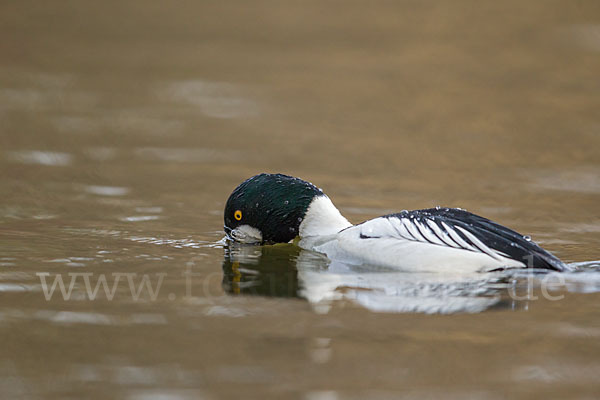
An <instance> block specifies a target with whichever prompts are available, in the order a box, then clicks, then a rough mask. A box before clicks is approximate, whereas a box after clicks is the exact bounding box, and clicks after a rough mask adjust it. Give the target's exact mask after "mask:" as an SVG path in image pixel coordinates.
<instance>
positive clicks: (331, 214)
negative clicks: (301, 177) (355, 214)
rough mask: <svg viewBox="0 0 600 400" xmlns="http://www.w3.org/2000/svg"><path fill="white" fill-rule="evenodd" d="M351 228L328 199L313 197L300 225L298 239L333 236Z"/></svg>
mask: <svg viewBox="0 0 600 400" xmlns="http://www.w3.org/2000/svg"><path fill="white" fill-rule="evenodd" d="M349 226H352V224H351V223H350V222H348V220H347V219H346V218H344V217H343V216H342V214H340V212H339V210H338V209H337V208H335V206H334V205H333V203H332V202H331V200H329V197H327V196H318V197H315V198H314V199H313V200H312V202H311V203H310V205H309V206H308V210H306V214H305V215H304V220H303V221H302V223H301V224H300V232H299V234H300V237H301V238H306V237H311V236H327V235H333V234H336V233H338V232H339V231H341V230H342V229H345V228H347V227H349Z"/></svg>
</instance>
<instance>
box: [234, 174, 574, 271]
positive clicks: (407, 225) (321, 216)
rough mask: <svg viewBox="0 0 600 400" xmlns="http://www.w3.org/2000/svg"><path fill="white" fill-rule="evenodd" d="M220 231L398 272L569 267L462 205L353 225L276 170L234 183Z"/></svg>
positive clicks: (316, 193)
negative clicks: (288, 244) (462, 207)
mask: <svg viewBox="0 0 600 400" xmlns="http://www.w3.org/2000/svg"><path fill="white" fill-rule="evenodd" d="M224 231H225V235H226V239H227V240H230V241H233V242H239V243H244V244H253V245H273V244H278V243H293V244H296V245H297V246H299V247H300V248H302V249H304V250H309V251H313V252H317V253H321V254H323V255H325V256H326V257H327V258H328V259H329V260H331V261H332V262H340V263H345V264H349V265H365V266H373V267H380V268H389V269H393V270H398V271H404V272H449V273H462V272H466V273H473V272H494V271H502V270H512V269H525V268H532V269H536V270H550V271H560V272H564V271H570V267H569V266H568V265H567V264H565V263H564V262H562V261H561V260H560V259H558V258H557V257H556V256H554V255H553V254H551V253H550V252H548V251H547V250H544V249H543V248H541V247H540V246H539V245H538V244H537V243H535V242H534V241H533V240H531V238H530V236H527V235H522V234H520V233H518V232H516V231H513V230H511V229H509V228H507V227H505V226H503V225H500V224H498V223H496V222H494V221H491V220H489V219H487V218H484V217H481V216H479V215H476V214H473V213H470V212H468V211H466V210H463V209H461V208H448V207H435V208H427V209H420V210H413V211H408V210H402V211H400V212H398V213H393V214H387V215H383V216H380V217H377V218H373V219H370V220H367V221H364V222H362V223H359V224H356V225H353V224H352V223H350V222H349V221H348V220H347V219H346V218H345V217H344V216H343V215H342V214H341V213H340V211H339V210H338V209H337V208H336V207H335V205H334V204H333V202H332V201H331V200H330V199H329V197H328V196H327V195H326V194H325V193H324V192H323V190H322V189H320V188H318V187H317V186H315V185H313V184H312V183H310V182H308V181H305V180H302V179H300V178H296V177H293V176H289V175H284V174H280V173H275V174H270V173H261V174H258V175H255V176H253V177H251V178H249V179H247V180H245V181H243V182H242V183H241V184H240V185H239V186H237V187H236V188H235V189H234V190H233V192H232V193H231V195H230V196H229V198H228V199H227V202H226V204H225V210H224Z"/></svg>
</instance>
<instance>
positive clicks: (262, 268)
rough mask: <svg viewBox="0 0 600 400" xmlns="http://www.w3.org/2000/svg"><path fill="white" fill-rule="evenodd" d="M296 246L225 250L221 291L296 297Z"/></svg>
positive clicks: (237, 247) (250, 247) (297, 248)
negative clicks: (222, 289)
mask: <svg viewBox="0 0 600 400" xmlns="http://www.w3.org/2000/svg"><path fill="white" fill-rule="evenodd" d="M301 251H303V250H301V249H300V248H299V247H297V246H294V245H290V244H283V245H275V246H248V245H241V244H237V243H235V244H233V243H232V244H230V245H229V246H228V247H226V248H225V259H224V261H223V288H224V289H225V290H226V291H227V292H229V293H232V294H248V295H259V296H275V297H298V296H299V289H298V270H297V269H296V264H297V260H298V256H299V254H300V252H301Z"/></svg>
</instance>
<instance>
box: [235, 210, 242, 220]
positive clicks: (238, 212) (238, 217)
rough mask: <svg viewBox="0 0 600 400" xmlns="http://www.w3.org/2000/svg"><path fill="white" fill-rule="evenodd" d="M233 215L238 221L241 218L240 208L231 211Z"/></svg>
mask: <svg viewBox="0 0 600 400" xmlns="http://www.w3.org/2000/svg"><path fill="white" fill-rule="evenodd" d="M233 217H234V218H235V219H237V220H238V221H241V220H242V212H241V211H240V210H236V212H234V213H233Z"/></svg>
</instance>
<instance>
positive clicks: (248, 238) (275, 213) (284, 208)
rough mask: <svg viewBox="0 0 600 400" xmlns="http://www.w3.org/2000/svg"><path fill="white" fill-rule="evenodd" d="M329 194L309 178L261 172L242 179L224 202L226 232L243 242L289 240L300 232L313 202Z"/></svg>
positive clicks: (278, 241)
mask: <svg viewBox="0 0 600 400" xmlns="http://www.w3.org/2000/svg"><path fill="white" fill-rule="evenodd" d="M321 196H323V197H326V196H325V194H324V193H323V191H322V190H321V189H319V188H317V187H316V186H315V185H313V184H312V183H310V182H306V181H303V180H302V179H299V178H294V177H291V176H287V175H282V174H260V175H256V176H253V177H252V178H250V179H248V180H246V181H244V182H242V183H241V184H240V185H239V186H238V187H237V188H235V190H234V191H233V193H231V195H230V196H229V199H228V200H227V204H226V205H225V215H224V220H225V233H226V234H227V236H228V237H229V238H230V239H233V240H235V241H238V242H242V243H286V242H289V241H290V240H292V239H294V238H295V237H296V236H298V234H299V231H300V224H301V223H302V221H303V220H304V218H305V216H306V212H307V210H308V208H309V206H310V204H311V202H312V201H313V200H314V199H315V198H316V197H321Z"/></svg>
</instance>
